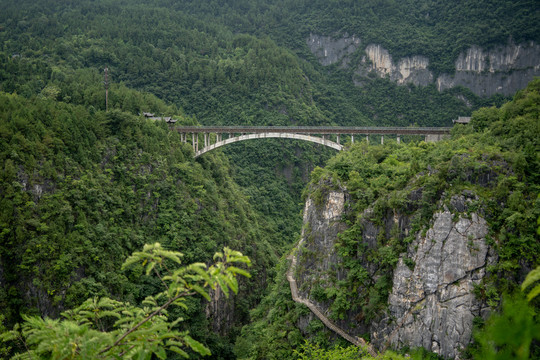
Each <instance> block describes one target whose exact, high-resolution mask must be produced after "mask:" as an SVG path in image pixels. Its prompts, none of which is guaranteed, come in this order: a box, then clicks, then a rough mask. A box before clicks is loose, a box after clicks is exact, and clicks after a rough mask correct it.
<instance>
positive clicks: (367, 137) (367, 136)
mask: <svg viewBox="0 0 540 360" xmlns="http://www.w3.org/2000/svg"><path fill="white" fill-rule="evenodd" d="M366 141H367V143H368V144H369V135H366Z"/></svg>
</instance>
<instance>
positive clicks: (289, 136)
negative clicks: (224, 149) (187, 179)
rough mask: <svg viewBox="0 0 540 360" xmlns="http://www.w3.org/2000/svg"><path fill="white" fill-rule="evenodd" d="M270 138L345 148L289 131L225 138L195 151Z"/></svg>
mask: <svg viewBox="0 0 540 360" xmlns="http://www.w3.org/2000/svg"><path fill="white" fill-rule="evenodd" d="M269 138H281V139H296V140H304V141H310V142H314V143H317V144H321V145H324V146H328V147H330V148H332V149H335V150H338V151H341V150H343V145H341V144H338V143H337V142H334V141H331V140H327V139H323V138H319V137H316V136H310V135H303V134H289V133H272V132H268V133H257V134H247V135H240V136H235V137H231V138H228V139H225V140H221V141H217V142H215V143H214V144H212V145H208V146H206V147H204V148H202V149H201V150H199V151H197V152H195V157H199V156H201V155H202V154H204V153H207V152H209V151H212V150H214V149H217V148H218V147H221V146H224V145H228V144H232V143H235V142H238V141H244V140H255V139H269Z"/></svg>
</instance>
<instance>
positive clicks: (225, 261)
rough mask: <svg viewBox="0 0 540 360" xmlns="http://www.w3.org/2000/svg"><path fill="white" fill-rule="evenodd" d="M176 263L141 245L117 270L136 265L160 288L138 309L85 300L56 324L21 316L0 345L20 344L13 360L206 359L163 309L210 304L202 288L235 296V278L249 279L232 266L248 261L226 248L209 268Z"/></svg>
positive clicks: (176, 257)
mask: <svg viewBox="0 0 540 360" xmlns="http://www.w3.org/2000/svg"><path fill="white" fill-rule="evenodd" d="M181 258H182V254H181V253H179V252H174V251H169V250H165V249H164V248H163V247H162V246H161V245H160V244H159V243H155V244H153V245H148V244H147V245H145V246H144V249H143V251H141V252H135V253H133V255H132V256H130V257H129V258H128V259H127V260H126V261H125V263H124V265H123V268H127V267H131V266H137V264H139V265H138V266H140V264H142V266H143V267H145V270H146V274H147V275H149V274H150V273H153V274H155V276H156V277H157V278H158V279H159V281H160V282H161V283H162V285H163V287H164V290H163V291H162V292H160V293H158V294H156V295H153V296H148V297H146V299H145V300H144V301H143V304H142V305H143V306H142V307H138V306H134V305H131V304H129V303H123V302H119V301H116V300H113V299H110V298H107V297H103V298H91V299H88V300H87V301H85V302H84V303H83V304H82V305H81V306H79V307H77V308H75V309H73V310H69V311H66V312H64V313H62V319H42V318H40V317H30V316H24V317H23V318H24V320H25V322H24V323H23V324H22V326H18V325H17V326H16V327H15V329H14V330H12V331H9V332H5V333H3V334H2V335H0V339H2V340H4V341H20V342H22V343H23V344H24V346H25V348H26V349H27V351H26V352H24V353H22V354H17V355H16V356H14V359H118V358H126V359H132V358H137V359H151V358H152V357H153V356H154V355H155V356H156V357H157V358H159V359H165V358H167V351H173V352H176V353H178V354H180V355H182V356H183V357H186V358H188V357H189V354H188V352H187V351H189V350H192V351H194V352H197V353H199V354H201V355H210V350H209V349H208V348H207V347H206V346H204V345H203V344H201V343H200V342H198V341H196V340H195V339H193V338H192V337H191V336H190V335H189V331H183V330H179V327H178V325H179V324H180V323H181V322H182V321H183V319H182V318H177V319H171V318H170V317H169V314H168V312H167V308H168V307H169V306H171V305H175V306H179V307H182V308H184V309H186V310H187V308H188V306H187V302H186V300H187V298H188V297H190V296H193V295H196V294H199V295H201V296H203V297H204V298H206V299H207V300H210V296H209V294H208V292H207V288H211V289H212V290H219V289H221V291H223V293H224V294H225V296H228V295H229V291H230V290H232V291H233V292H234V293H237V292H238V282H237V279H236V276H237V275H242V276H246V277H249V276H250V275H249V273H248V272H246V271H245V270H243V269H240V268H238V267H236V266H234V265H235V264H237V263H238V264H247V265H250V260H249V258H248V257H246V256H244V255H242V254H241V253H240V252H238V251H233V250H230V249H229V248H225V249H224V251H223V252H220V253H216V254H215V255H214V261H216V262H215V263H214V264H213V265H211V266H207V265H206V264H204V263H193V264H190V265H187V266H179V265H181V264H182V261H181ZM172 265H175V266H176V267H175V268H173V267H172ZM188 349H189V350H188Z"/></svg>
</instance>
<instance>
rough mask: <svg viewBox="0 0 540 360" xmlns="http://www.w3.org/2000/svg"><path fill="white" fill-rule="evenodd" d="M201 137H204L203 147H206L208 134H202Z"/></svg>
mask: <svg viewBox="0 0 540 360" xmlns="http://www.w3.org/2000/svg"><path fill="white" fill-rule="evenodd" d="M203 136H204V147H207V146H208V134H207V133H204V134H203Z"/></svg>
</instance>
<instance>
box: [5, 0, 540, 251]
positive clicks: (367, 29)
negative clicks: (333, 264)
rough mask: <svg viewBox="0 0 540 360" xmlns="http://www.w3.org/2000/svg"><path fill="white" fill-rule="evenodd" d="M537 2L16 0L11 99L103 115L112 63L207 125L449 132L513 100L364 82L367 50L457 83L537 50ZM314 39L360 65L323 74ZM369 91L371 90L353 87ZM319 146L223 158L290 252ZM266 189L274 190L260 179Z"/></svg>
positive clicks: (273, 147) (10, 29) (130, 107)
mask: <svg viewBox="0 0 540 360" xmlns="http://www.w3.org/2000/svg"><path fill="white" fill-rule="evenodd" d="M534 5H535V4H534V2H533V1H520V2H504V1H497V2H475V3H474V4H471V3H466V4H465V3H461V4H446V3H444V2H438V1H432V0H429V1H427V0H426V1H423V2H422V3H420V4H418V3H411V2H372V1H371V2H364V1H363V2H361V3H360V2H323V1H315V2H312V1H310V2H305V1H304V2H302V1H301V2H298V1H289V0H283V1H268V0H257V1H254V0H253V1H238V2H227V1H207V0H203V1H181V2H177V1H153V2H151V3H148V2H146V1H137V0H131V1H124V2H117V1H111V0H100V1H97V2H96V1H86V0H83V1H76V2H75V1H71V2H62V3H58V2H57V1H47V0H42V1H38V2H35V1H28V0H23V1H4V2H3V7H2V9H3V11H2V12H1V14H0V40H1V45H0V46H1V48H0V90H2V91H5V92H9V93H12V92H17V93H18V94H19V95H22V96H25V97H30V96H38V95H39V96H46V97H49V98H54V99H57V100H59V101H62V102H69V103H75V104H86V105H92V106H94V108H95V109H103V108H104V103H105V102H104V99H103V96H104V94H103V92H101V93H100V92H98V91H95V92H94V93H93V97H92V98H89V97H88V96H87V95H88V91H89V89H94V90H97V89H98V88H99V87H100V86H101V80H100V74H101V72H102V69H103V68H104V67H106V66H108V68H109V76H110V82H111V83H112V84H113V85H112V86H114V85H116V84H123V85H125V86H127V87H128V88H133V89H137V90H140V91H146V92H149V93H152V94H154V95H156V96H158V97H159V98H161V99H162V100H165V101H167V103H168V104H170V105H173V106H176V107H177V108H178V109H182V110H183V111H184V112H185V113H186V114H187V115H189V116H193V117H195V118H196V120H197V121H198V122H200V123H201V124H205V125H218V124H219V125H221V124H223V125H250V124H251V125H329V124H334V125H350V126H366V125H380V126H411V125H419V126H442V125H449V124H451V120H452V119H455V118H457V117H458V116H466V115H470V114H471V112H472V111H474V110H475V109H477V108H478V107H480V106H487V105H494V104H496V105H500V104H501V103H502V101H504V98H503V97H502V96H501V94H497V95H495V96H493V97H490V98H484V97H479V96H477V95H475V94H474V93H473V92H472V91H471V90H470V89H468V88H463V87H457V88H449V89H446V90H444V91H442V92H440V91H438V89H437V87H436V85H435V84H434V83H433V84H430V85H428V86H425V87H424V86H415V85H414V84H406V85H405V86H397V85H396V83H395V82H394V81H393V80H391V79H387V78H380V77H378V76H377V71H372V72H369V73H368V74H367V75H366V74H363V75H362V74H359V73H358V71H357V67H356V66H353V65H355V64H360V63H362V57H363V53H364V52H365V49H366V46H367V45H369V44H379V45H380V46H382V47H383V48H384V49H387V50H388V51H389V54H390V55H391V56H393V59H394V60H395V61H396V62H397V61H398V60H399V59H400V58H401V57H403V56H411V55H423V56H426V57H427V58H429V70H430V71H432V72H433V74H434V76H435V75H437V74H440V73H443V72H444V73H452V71H453V70H452V69H454V68H455V67H454V65H453V64H454V61H456V60H457V58H458V56H459V54H460V53H461V52H463V51H466V50H467V49H468V48H469V47H471V46H474V45H478V46H481V47H484V48H485V49H486V50H488V49H490V48H491V47H494V46H499V45H500V46H503V45H505V44H506V43H507V42H508V41H509V38H511V39H512V41H514V42H516V43H517V44H521V43H523V42H527V41H536V43H538V42H539V39H538V33H539V31H538V26H537V25H535V24H538V23H539V21H537V20H538V16H539V13H538V9H537V8H536V7H535V6H534ZM486 9H490V11H485V10H486ZM495 24H496V26H495ZM486 28H489V29H490V31H489V32H488V31H484V30H485V29H486ZM311 33H313V34H319V35H321V36H328V37H336V38H338V39H339V38H342V37H343V36H346V35H347V34H348V35H347V36H356V37H357V39H360V40H361V46H360V47H358V48H357V49H356V50H355V52H354V53H353V54H350V56H351V59H350V64H351V65H350V66H349V67H347V68H342V67H341V66H339V64H334V65H332V66H330V67H327V66H326V67H325V66H323V65H321V64H320V63H319V61H318V59H317V57H316V56H315V55H313V54H312V52H311V50H310V47H309V46H308V43H307V42H308V40H309V38H310V34H311ZM485 61H487V60H485ZM536 68H537V67H536ZM513 72H514V70H513V69H511V68H509V69H507V71H503V72H502V73H509V74H511V73H513ZM359 76H361V79H360V80H359V79H358V77H359ZM503 76H504V75H503ZM472 81H473V82H474V80H472ZM359 82H360V83H361V84H362V86H357V85H355V84H358V83H359ZM110 96H111V101H110V104H111V107H113V108H121V109H123V110H125V111H129V112H132V113H135V114H137V113H140V112H142V111H152V112H159V113H163V114H165V115H166V114H167V112H166V111H163V109H160V111H158V110H157V109H151V110H149V109H144V108H143V107H142V106H141V104H144V103H142V102H140V101H138V100H137V98H136V97H134V96H123V95H121V96H118V93H117V92H115V91H114V89H111V91H110ZM169 114H170V112H169ZM312 148H313V147H312V146H306V145H304V144H296V143H294V144H289V143H286V144H280V143H277V142H272V141H270V142H269V143H268V144H264V145H260V144H250V143H245V144H238V145H234V147H232V148H229V149H228V150H227V149H226V150H225V151H226V152H227V154H228V155H229V156H231V159H232V162H231V163H232V166H233V168H234V169H235V171H234V172H233V174H237V175H235V180H236V181H238V182H241V184H242V185H243V186H244V187H248V188H249V192H250V196H251V197H252V198H253V199H254V201H253V203H254V204H255V206H256V207H257V208H258V210H260V211H262V212H263V213H264V214H266V215H267V216H268V217H270V218H272V219H273V220H275V227H276V229H277V230H279V231H280V232H281V233H280V236H281V237H282V238H284V239H286V240H285V242H290V241H292V237H293V235H292V234H294V233H295V232H297V230H296V229H298V227H299V224H300V218H299V217H298V216H297V214H298V213H299V212H300V209H301V207H300V206H299V205H298V203H299V202H300V192H301V189H302V188H303V186H304V185H305V183H306V181H307V179H308V174H309V172H310V170H312V169H313V167H314V166H315V165H322V164H323V163H324V161H325V160H326V159H328V157H329V156H330V154H331V153H330V152H328V151H324V150H321V151H319V150H316V151H315V152H312V151H311V149H312ZM239 149H241V151H236V150H239ZM253 157H256V158H257V159H260V158H264V159H267V160H268V161H264V162H262V163H261V162H259V160H257V161H252V158H253ZM260 178H263V179H265V181H263V182H262V183H261V182H260V181H256V182H253V181H251V180H249V179H260ZM291 190H292V191H291ZM269 194H270V198H272V199H273V200H270V201H269V200H268V199H269ZM276 201H277V202H278V203H280V206H279V208H276V206H275V203H276ZM284 209H287V210H285V211H284Z"/></svg>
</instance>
